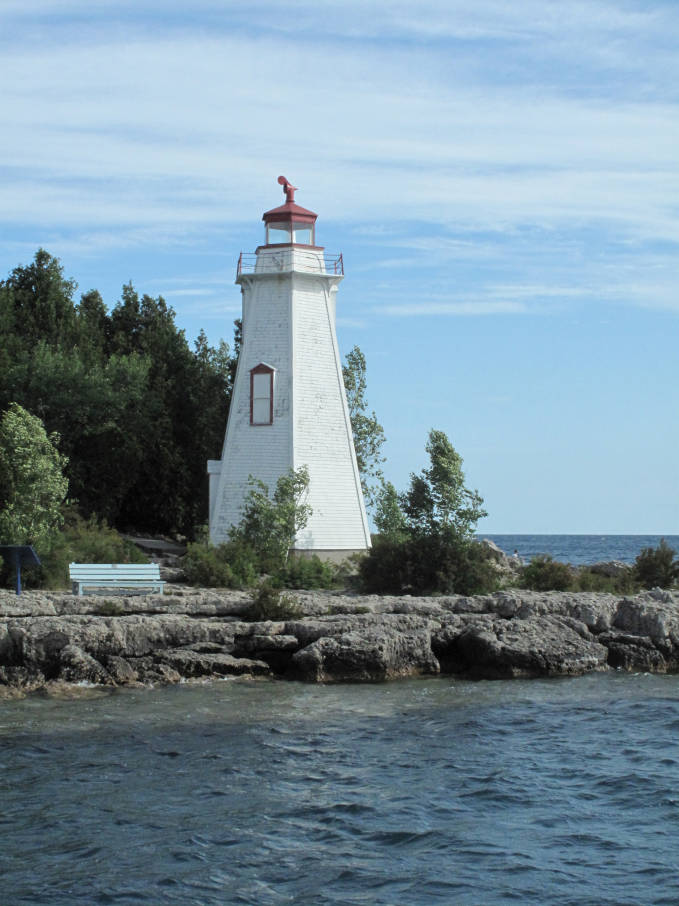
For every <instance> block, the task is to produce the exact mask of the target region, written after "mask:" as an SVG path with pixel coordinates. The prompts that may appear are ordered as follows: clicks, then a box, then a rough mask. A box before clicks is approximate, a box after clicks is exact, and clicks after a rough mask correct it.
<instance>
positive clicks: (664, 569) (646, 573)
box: [634, 538, 679, 588]
mask: <svg viewBox="0 0 679 906" xmlns="http://www.w3.org/2000/svg"><path fill="white" fill-rule="evenodd" d="M675 554H676V551H675V550H674V548H671V547H670V546H669V544H668V543H667V542H666V541H665V539H664V538H662V539H661V541H660V544H659V545H658V546H657V547H656V548H653V547H645V548H644V549H643V550H642V551H641V553H640V554H639V556H638V557H637V558H636V560H635V561H634V573H635V576H636V578H637V579H638V581H639V582H640V583H641V586H642V587H643V588H671V586H672V585H674V583H675V581H676V579H677V578H678V577H679V561H677V560H675V559H674V557H675Z"/></svg>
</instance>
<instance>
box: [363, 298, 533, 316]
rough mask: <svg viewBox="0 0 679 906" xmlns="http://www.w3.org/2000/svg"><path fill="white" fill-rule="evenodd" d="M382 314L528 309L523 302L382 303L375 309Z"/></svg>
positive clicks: (502, 312) (510, 312) (504, 312)
mask: <svg viewBox="0 0 679 906" xmlns="http://www.w3.org/2000/svg"><path fill="white" fill-rule="evenodd" d="M373 310H374V311H375V312H377V313H379V314H381V315H392V316H394V317H399V318H410V317H419V316H422V315H452V316H454V317H477V316H484V315H522V314H526V313H527V311H528V309H527V308H526V306H525V305H523V304H522V303H521V302H500V301H498V302H487V301H484V300H479V301H469V302H429V301H425V302H419V303H418V302H413V303H410V304H402V305H381V306H379V307H375V308H374V309H373Z"/></svg>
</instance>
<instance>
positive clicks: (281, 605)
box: [243, 581, 303, 623]
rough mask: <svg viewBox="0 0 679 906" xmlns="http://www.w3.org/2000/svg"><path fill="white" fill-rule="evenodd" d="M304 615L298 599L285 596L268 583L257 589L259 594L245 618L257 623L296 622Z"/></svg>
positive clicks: (244, 615)
mask: <svg viewBox="0 0 679 906" xmlns="http://www.w3.org/2000/svg"><path fill="white" fill-rule="evenodd" d="M302 615H303V614H302V608H301V606H300V603H299V601H298V600H297V599H296V598H294V597H293V596H292V595H287V594H283V593H282V592H281V590H280V589H279V588H275V587H274V585H273V584H272V583H271V582H270V581H266V582H262V583H261V585H260V586H259V588H258V589H257V594H256V595H255V596H254V598H253V599H252V603H251V604H250V606H249V607H248V609H247V611H246V612H245V613H244V614H243V617H244V619H246V620H250V621H252V622H253V623H256V622H260V621H263V620H274V621H280V620H294V619H298V618H299V617H301V616H302Z"/></svg>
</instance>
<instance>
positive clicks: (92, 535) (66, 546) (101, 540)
mask: <svg viewBox="0 0 679 906" xmlns="http://www.w3.org/2000/svg"><path fill="white" fill-rule="evenodd" d="M40 559H41V566H40V567H38V568H37V569H32V570H30V571H28V572H27V573H26V575H25V580H24V585H25V586H26V588H54V589H58V588H68V587H69V586H70V582H69V576H68V565H69V563H148V558H147V557H145V556H144V554H142V552H141V551H140V550H139V548H138V547H136V546H135V545H134V544H132V542H131V541H128V540H127V539H125V538H123V537H122V536H121V535H119V534H118V532H116V531H115V529H112V528H111V527H110V526H109V525H107V524H106V522H104V521H100V520H98V519H97V518H96V516H90V518H89V519H83V518H82V516H80V515H79V513H78V512H77V511H76V510H75V509H74V508H73V507H69V508H66V510H65V515H64V524H63V527H62V529H61V531H59V532H58V533H57V534H56V535H55V537H54V539H53V541H52V545H51V547H50V550H49V551H47V552H46V553H44V554H42V555H41V558H40ZM23 578H24V577H23V576H22V579H23ZM3 581H4V583H5V584H6V585H8V586H11V584H12V583H13V579H12V576H11V575H5V576H3Z"/></svg>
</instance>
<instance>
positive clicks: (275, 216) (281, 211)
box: [262, 176, 318, 223]
mask: <svg viewBox="0 0 679 906" xmlns="http://www.w3.org/2000/svg"><path fill="white" fill-rule="evenodd" d="M278 183H279V185H281V186H283V192H284V193H285V204H282V205H280V206H279V207H277V208H272V209H271V210H270V211H266V212H265V213H264V214H262V220H263V221H264V222H265V223H285V222H287V221H293V220H294V221H295V222H296V223H316V218H317V217H318V214H314V212H313V211H308V210H307V209H306V208H302V207H300V206H299V205H298V204H295V192H296V191H297V188H296V186H293V185H292V183H291V182H290V181H289V180H287V179H286V178H285V176H279V177H278Z"/></svg>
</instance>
